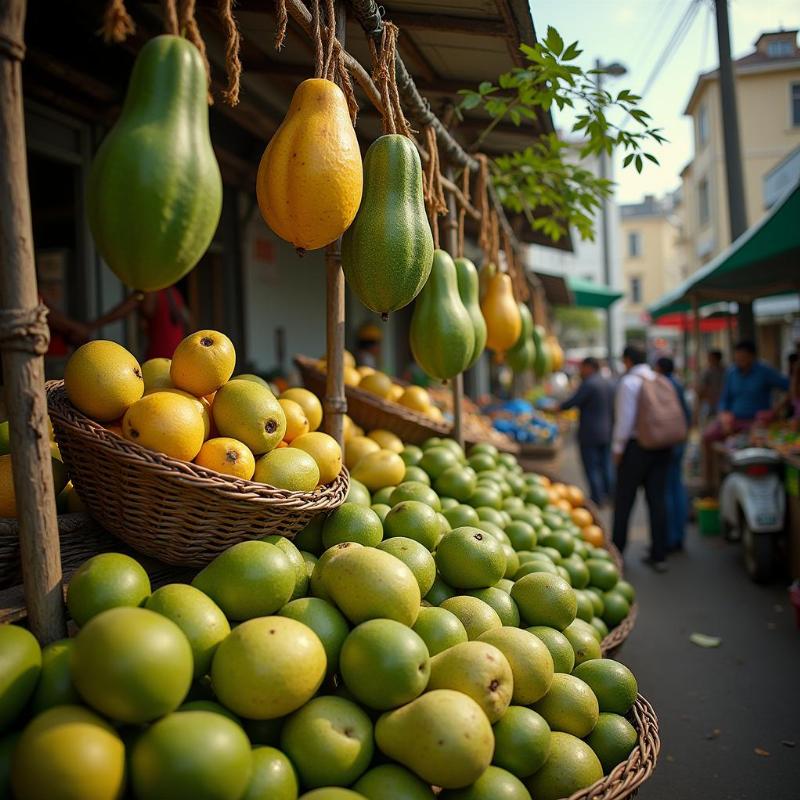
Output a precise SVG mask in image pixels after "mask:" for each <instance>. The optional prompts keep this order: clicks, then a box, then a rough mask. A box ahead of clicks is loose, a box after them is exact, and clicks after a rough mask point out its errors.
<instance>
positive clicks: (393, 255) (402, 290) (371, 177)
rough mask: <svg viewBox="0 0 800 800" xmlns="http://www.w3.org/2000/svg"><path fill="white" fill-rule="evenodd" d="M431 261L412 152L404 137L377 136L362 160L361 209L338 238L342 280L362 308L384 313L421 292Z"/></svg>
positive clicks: (417, 163) (418, 170)
mask: <svg viewBox="0 0 800 800" xmlns="http://www.w3.org/2000/svg"><path fill="white" fill-rule="evenodd" d="M432 263H433V235H432V234H431V227H430V224H429V223H428V217H427V215H426V214H425V201H424V198H423V194H422V165H421V164H420V160H419V154H418V153H417V148H416V147H415V146H414V143H413V142H412V141H411V140H410V139H409V138H408V137H406V136H400V135H399V134H396V133H390V134H387V135H385V136H381V137H380V138H378V139H376V140H375V141H374V142H373V143H372V144H371V145H370V147H369V149H368V150H367V154H366V156H365V157H364V193H363V195H362V197H361V205H360V207H359V209H358V213H357V214H356V218H355V220H354V221H353V224H352V225H351V226H350V227H349V228H348V229H347V231H346V232H345V234H344V236H343V237H342V269H343V270H344V275H345V278H347V282H348V283H349V284H350V288H351V289H352V290H353V291H354V292H355V294H356V296H357V297H358V299H359V300H361V302H362V303H363V304H364V305H365V306H366V307H367V308H369V309H371V310H372V311H376V312H377V313H379V314H388V313H389V312H390V311H397V309H399V308H403V306H407V305H408V304H409V303H410V302H411V301H412V300H413V299H414V298H415V297H416V296H417V295H418V294H419V293H420V291H421V289H422V287H423V286H424V285H425V281H427V280H428V276H429V275H430V272H431V264H432Z"/></svg>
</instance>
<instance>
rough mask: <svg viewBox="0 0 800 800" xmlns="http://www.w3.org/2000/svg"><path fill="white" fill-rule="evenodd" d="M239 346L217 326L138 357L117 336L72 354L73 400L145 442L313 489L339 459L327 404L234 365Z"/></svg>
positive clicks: (260, 478)
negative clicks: (275, 387)
mask: <svg viewBox="0 0 800 800" xmlns="http://www.w3.org/2000/svg"><path fill="white" fill-rule="evenodd" d="M235 364H236V352H235V350H234V347H233V344H232V343H231V341H230V339H228V337H227V336H225V335H224V334H222V333H219V332H218V331H211V330H205V331H198V332H196V333H193V334H192V335H191V336H188V337H187V338H186V339H184V340H183V341H182V342H181V343H180V344H179V345H178V347H177V348H176V350H175V353H174V354H173V357H172V359H168V358H155V359H151V360H149V361H146V362H145V363H144V364H142V365H141V366H140V365H139V363H138V362H137V360H136V359H135V358H134V357H133V355H132V354H131V353H129V352H128V351H127V350H126V349H125V348H124V347H122V346H121V345H118V344H116V343H115V342H108V341H94V342H89V343H88V344H85V345H83V346H82V347H80V348H79V349H78V350H76V351H75V353H74V354H73V355H72V356H71V358H70V360H69V362H68V363H67V367H66V371H65V375H64V387H65V390H66V393H67V396H68V398H69V400H70V402H71V403H72V404H73V405H74V406H75V407H76V408H77V409H78V410H79V411H81V412H83V413H84V414H86V415H87V416H88V417H90V418H91V419H93V420H95V421H97V422H100V423H102V424H103V425H105V427H106V428H108V429H109V430H111V431H112V432H114V433H116V434H117V435H119V436H122V437H124V438H125V439H127V440H129V441H131V442H135V443H137V444H139V445H141V446H142V447H145V448H147V449H149V450H153V451H156V452H159V453H163V454H165V455H167V456H170V457H172V458H176V459H180V460H183V461H194V462H195V463H196V464H198V465H199V466H201V467H205V468H207V469H211V470H215V471H216V472H220V473H222V474H224V475H229V476H232V477H235V478H239V479H242V480H253V481H256V482H258V483H265V484H269V485H271V486H275V487H276V488H279V489H287V490H290V491H298V492H310V491H313V490H314V489H315V488H316V487H317V486H319V485H320V484H327V483H330V482H331V481H333V480H334V479H335V478H336V477H337V476H338V475H339V473H340V472H341V469H342V453H341V449H340V447H339V445H338V444H337V443H336V441H335V440H334V439H333V438H332V437H330V436H328V435H327V434H325V433H322V432H320V431H318V430H317V428H319V425H320V423H321V421H322V406H321V404H320V402H319V400H318V399H317V397H316V396H315V395H313V394H312V393H311V392H308V391H306V390H305V389H288V390H287V391H285V392H284V393H283V394H281V396H280V398H279V399H278V398H276V397H275V395H274V394H273V393H272V391H271V390H270V388H269V385H268V384H267V383H266V381H264V380H262V379H261V378H259V377H258V376H255V375H235V376H234V375H233V371H234V367H235Z"/></svg>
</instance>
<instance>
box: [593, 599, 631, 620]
mask: <svg viewBox="0 0 800 800" xmlns="http://www.w3.org/2000/svg"><path fill="white" fill-rule="evenodd" d="M630 612H631V607H630V606H629V605H628V601H627V600H626V599H625V598H624V597H623V596H622V595H621V594H620V593H619V592H605V593H604V594H603V613H602V614H601V615H600V618H601V619H602V620H603V622H605V623H606V625H608V627H609V628H616V626H617V625H619V624H620V622H622V620H624V619H625V617H627V616H628V614H630Z"/></svg>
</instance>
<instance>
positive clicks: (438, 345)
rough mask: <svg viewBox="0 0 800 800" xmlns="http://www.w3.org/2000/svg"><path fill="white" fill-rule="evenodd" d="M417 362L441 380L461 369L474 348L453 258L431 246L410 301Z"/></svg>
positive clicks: (473, 332) (412, 347)
mask: <svg viewBox="0 0 800 800" xmlns="http://www.w3.org/2000/svg"><path fill="white" fill-rule="evenodd" d="M409 340H410V343H411V353H412V354H413V356H414V359H415V360H416V362H417V364H419V365H420V366H421V367H422V369H424V370H425V372H427V373H428V375H430V376H431V377H432V378H437V379H438V380H441V381H444V380H447V379H448V378H452V377H454V376H455V375H458V373H459V372H463V371H464V370H465V369H466V367H467V364H469V360H470V359H471V358H472V352H473V350H474V348H475V331H474V329H473V327H472V320H471V319H470V316H469V312H468V311H467V309H466V308H464V304H463V303H462V302H461V296H460V295H459V293H458V282H457V279H456V267H455V264H453V259H452V258H450V255H449V254H448V253H446V252H445V251H444V250H434V252H433V267H432V268H431V275H430V277H429V278H428V282H427V283H426V284H425V286H424V287H423V289H422V291H421V292H420V293H419V297H417V300H416V303H415V304H414V313H413V315H412V317H411V333H410V336H409Z"/></svg>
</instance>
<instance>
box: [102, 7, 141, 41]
mask: <svg viewBox="0 0 800 800" xmlns="http://www.w3.org/2000/svg"><path fill="white" fill-rule="evenodd" d="M135 31H136V25H135V24H134V22H133V18H132V17H131V15H130V14H129V13H128V9H126V8H125V0H108V4H107V5H106V10H105V11H104V12H103V25H102V27H101V28H100V35H101V36H102V37H103V41H104V42H105V43H106V44H109V43H110V42H115V43H117V44H119V43H120V42H124V41H125V40H126V39H127V38H128V36H130V35H131V34H132V33H134V32H135Z"/></svg>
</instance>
